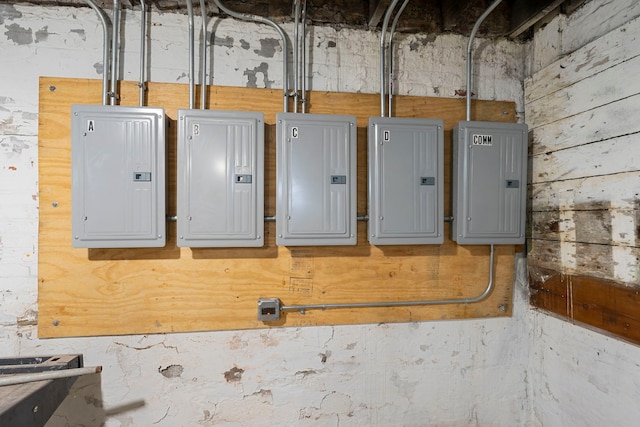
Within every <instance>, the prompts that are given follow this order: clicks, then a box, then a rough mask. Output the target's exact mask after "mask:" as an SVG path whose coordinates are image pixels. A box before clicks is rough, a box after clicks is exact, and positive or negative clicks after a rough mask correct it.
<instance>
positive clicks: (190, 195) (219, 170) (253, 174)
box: [178, 109, 264, 247]
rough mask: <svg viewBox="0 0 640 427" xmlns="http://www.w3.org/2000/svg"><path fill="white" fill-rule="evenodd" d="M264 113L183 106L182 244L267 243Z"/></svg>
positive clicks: (180, 163) (180, 166)
mask: <svg viewBox="0 0 640 427" xmlns="http://www.w3.org/2000/svg"><path fill="white" fill-rule="evenodd" d="M263 234H264V114H263V113H254V112H240V111H209V110H187V109H184V110H178V246H188V247H256V246H263V245H264V236H263Z"/></svg>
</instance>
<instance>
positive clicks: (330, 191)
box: [276, 113, 357, 246]
mask: <svg viewBox="0 0 640 427" xmlns="http://www.w3.org/2000/svg"><path fill="white" fill-rule="evenodd" d="M276 120H277V126H276V138H277V143H276V156H277V161H276V169H277V180H278V181H277V208H276V209H277V212H276V243H277V244H278V245H284V246H324V245H355V244H356V220H357V217H356V145H357V129H356V118H355V117H354V116H340V115H325V114H296V113H278V114H277V117H276Z"/></svg>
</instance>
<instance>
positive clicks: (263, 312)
mask: <svg viewBox="0 0 640 427" xmlns="http://www.w3.org/2000/svg"><path fill="white" fill-rule="evenodd" d="M258 320H260V321H262V322H273V321H275V320H280V300H279V299H278V298H260V299H259V300H258Z"/></svg>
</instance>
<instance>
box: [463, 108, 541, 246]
mask: <svg viewBox="0 0 640 427" xmlns="http://www.w3.org/2000/svg"><path fill="white" fill-rule="evenodd" d="M527 133H528V128H527V125H525V124H519V123H493V122H474V121H464V122H460V123H459V125H458V126H456V127H455V128H454V129H453V174H452V175H453V182H452V184H453V186H452V189H453V191H452V197H451V198H452V203H453V217H454V220H453V223H452V226H451V239H452V240H454V241H457V242H458V243H459V244H462V245H473V244H483V245H484V244H505V245H508V244H514V245H517V244H522V243H524V241H525V220H526V214H525V212H526V211H525V209H526V203H527V185H526V184H527V144H528V137H527Z"/></svg>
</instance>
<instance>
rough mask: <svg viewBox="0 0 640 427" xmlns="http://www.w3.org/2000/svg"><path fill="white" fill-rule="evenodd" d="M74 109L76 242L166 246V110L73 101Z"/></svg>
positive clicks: (82, 245) (103, 245) (84, 245)
mask: <svg viewBox="0 0 640 427" xmlns="http://www.w3.org/2000/svg"><path fill="white" fill-rule="evenodd" d="M71 112H72V114H71V163H72V232H73V239H72V242H73V246H74V247H78V248H131V247H162V246H164V245H165V240H166V219H165V114H164V110H163V109H162V108H150V107H121V106H102V105H73V106H72V108H71Z"/></svg>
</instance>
